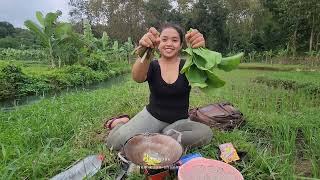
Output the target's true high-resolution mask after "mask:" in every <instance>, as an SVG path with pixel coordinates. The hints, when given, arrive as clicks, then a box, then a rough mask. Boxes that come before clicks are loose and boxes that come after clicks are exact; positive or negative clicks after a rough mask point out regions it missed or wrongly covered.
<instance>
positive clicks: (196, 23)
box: [187, 0, 228, 52]
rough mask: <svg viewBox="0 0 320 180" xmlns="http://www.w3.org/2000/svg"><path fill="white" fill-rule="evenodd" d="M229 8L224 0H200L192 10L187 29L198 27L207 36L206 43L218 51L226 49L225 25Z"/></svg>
mask: <svg viewBox="0 0 320 180" xmlns="http://www.w3.org/2000/svg"><path fill="white" fill-rule="evenodd" d="M227 14H228V13H227V9H226V8H225V7H224V6H223V1H222V0H216V1H211V0H199V1H198V2H197V3H196V4H195V5H194V7H193V8H192V11H191V15H192V16H191V17H190V20H189V22H188V24H187V29H189V28H198V29H199V30H200V31H201V32H203V34H204V36H205V38H206V45H207V46H208V47H209V48H211V49H213V50H216V51H220V52H224V51H225V49H226V35H225V30H224V29H225V25H226V19H227Z"/></svg>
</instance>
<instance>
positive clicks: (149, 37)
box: [139, 27, 160, 48]
mask: <svg viewBox="0 0 320 180" xmlns="http://www.w3.org/2000/svg"><path fill="white" fill-rule="evenodd" d="M159 43H160V33H159V32H158V31H157V30H156V28H154V27H151V28H150V29H149V31H148V32H147V33H146V34H145V35H143V36H142V38H141V39H140V41H139V45H140V46H143V47H148V48H156V47H157V46H158V45H159Z"/></svg>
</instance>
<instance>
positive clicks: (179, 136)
mask: <svg viewBox="0 0 320 180" xmlns="http://www.w3.org/2000/svg"><path fill="white" fill-rule="evenodd" d="M165 134H166V135H168V136H170V137H172V138H174V137H173V136H172V135H174V134H178V136H177V137H176V138H174V139H176V140H177V141H178V142H179V143H181V136H182V133H181V132H179V131H177V130H174V129H169V130H168V131H166V132H165Z"/></svg>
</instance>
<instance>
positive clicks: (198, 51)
mask: <svg viewBox="0 0 320 180" xmlns="http://www.w3.org/2000/svg"><path fill="white" fill-rule="evenodd" d="M183 52H185V53H186V54H187V59H186V62H185V64H184V66H183V68H182V69H181V71H180V73H181V74H183V73H185V75H186V77H187V79H188V81H189V84H190V85H191V86H192V87H199V88H200V89H201V90H205V91H207V90H210V89H213V88H220V87H222V86H224V85H225V83H226V82H225V81H223V80H222V79H220V78H219V77H218V76H216V75H215V73H214V72H215V70H216V68H217V69H221V70H223V71H226V72H229V71H232V70H233V69H235V68H237V66H238V65H239V64H240V60H241V57H242V56H243V55H244V53H239V54H236V55H234V56H231V57H226V58H223V57H222V55H221V53H218V52H215V51H211V50H209V49H207V48H202V47H200V48H191V46H190V45H188V48H186V49H184V50H183Z"/></svg>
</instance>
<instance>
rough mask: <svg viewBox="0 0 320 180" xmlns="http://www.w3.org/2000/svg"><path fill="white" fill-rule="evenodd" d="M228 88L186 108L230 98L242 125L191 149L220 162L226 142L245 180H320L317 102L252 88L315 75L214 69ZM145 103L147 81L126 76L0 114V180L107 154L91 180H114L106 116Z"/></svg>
mask: <svg viewBox="0 0 320 180" xmlns="http://www.w3.org/2000/svg"><path fill="white" fill-rule="evenodd" d="M217 73H218V75H219V77H221V78H222V79H224V80H226V81H227V85H226V86H225V87H223V88H220V89H218V90H216V91H214V92H212V93H210V94H203V93H201V92H200V91H198V90H196V89H194V90H193V91H192V93H191V99H190V106H191V107H197V106H202V105H205V104H208V103H213V102H219V101H229V102H232V103H233V104H234V105H235V106H236V107H238V108H239V109H240V110H241V111H242V112H243V113H244V115H245V117H246V119H247V123H246V124H245V125H244V126H243V127H241V128H240V129H235V130H233V131H231V132H218V131H214V138H213V140H212V142H211V143H210V144H209V145H207V146H205V147H202V148H198V149H192V150H190V151H189V152H201V153H202V154H203V155H204V156H205V157H207V158H213V159H217V158H218V152H219V150H218V148H217V146H218V145H219V144H222V143H227V142H231V143H233V145H234V146H235V147H236V149H237V150H238V151H244V152H247V155H246V156H245V157H244V158H243V159H242V160H241V161H238V162H236V163H235V164H234V166H235V167H237V168H238V169H239V170H240V171H241V173H242V174H243V175H244V177H245V179H290V180H291V179H317V178H320V160H319V159H320V120H319V118H320V111H319V110H320V108H319V107H320V105H319V101H320V97H315V96H310V95H309V94H308V93H306V92H305V91H304V90H303V89H301V90H299V89H298V90H294V91H292V90H284V89H281V88H274V87H270V86H267V85H265V84H261V83H254V81H252V80H254V78H256V77H257V76H266V77H270V78H286V79H294V80H296V81H307V80H310V79H312V82H315V83H316V84H318V85H319V82H320V80H319V79H318V78H317V77H320V76H319V75H320V72H312V74H311V75H310V74H309V73H302V72H294V71H293V72H291V71H290V72H289V71H288V72H274V71H273V72H270V71H257V70H235V71H232V72H230V73H224V72H217ZM147 102H148V87H147V84H138V83H135V82H133V81H132V80H131V78H130V75H128V76H127V78H126V79H125V81H124V82H123V83H122V84H121V85H117V86H113V87H111V88H106V89H99V90H95V91H91V92H78V93H70V94H67V95H64V96H61V97H58V98H51V99H44V100H42V101H40V102H39V103H36V104H33V105H29V106H24V107H21V108H17V109H16V110H14V111H12V112H3V111H2V112H1V111H0V147H1V153H0V178H1V179H48V178H50V177H52V176H54V175H55V174H57V173H59V172H61V171H62V170H64V169H65V168H66V167H68V166H69V165H71V164H72V163H73V162H75V161H77V160H79V159H82V158H84V157H85V156H87V155H90V154H97V153H104V154H105V155H106V161H105V162H104V167H103V169H102V170H101V171H99V173H98V174H97V175H96V176H95V179H115V177H116V174H117V172H119V163H118V161H117V159H116V154H115V153H114V152H110V151H109V150H108V149H106V147H105V146H104V141H105V137H106V131H105V130H104V129H103V127H102V125H103V123H104V121H103V119H104V118H106V117H111V116H114V115H118V114H123V113H126V114H130V115H131V116H133V115H134V114H136V113H137V112H139V111H140V110H141V109H142V108H143V106H144V105H146V104H147Z"/></svg>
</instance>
